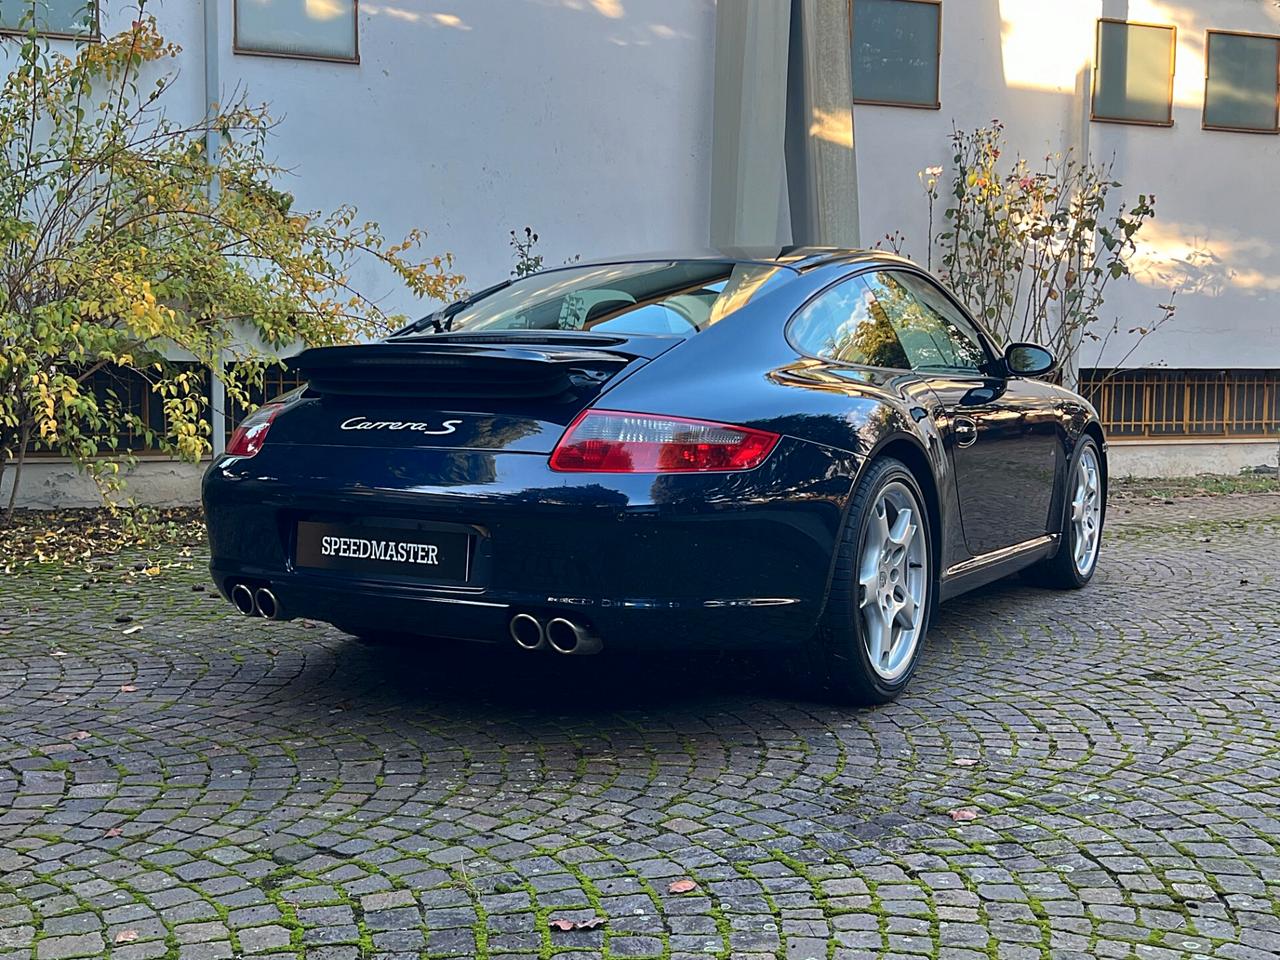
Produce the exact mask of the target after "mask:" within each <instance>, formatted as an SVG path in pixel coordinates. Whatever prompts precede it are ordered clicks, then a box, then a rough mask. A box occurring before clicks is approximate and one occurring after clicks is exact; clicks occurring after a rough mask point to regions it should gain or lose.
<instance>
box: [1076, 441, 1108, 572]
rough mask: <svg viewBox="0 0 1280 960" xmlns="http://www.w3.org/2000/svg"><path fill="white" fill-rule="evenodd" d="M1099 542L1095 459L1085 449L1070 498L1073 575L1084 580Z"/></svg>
mask: <svg viewBox="0 0 1280 960" xmlns="http://www.w3.org/2000/svg"><path fill="white" fill-rule="evenodd" d="M1101 539H1102V479H1101V476H1100V470H1099V468H1098V455H1097V453H1095V452H1094V449H1093V447H1085V449H1084V451H1083V452H1082V453H1081V454H1080V462H1079V463H1077V464H1076V475H1075V486H1074V488H1073V490H1072V494H1071V556H1072V559H1073V560H1074V561H1075V565H1076V573H1078V574H1080V576H1082V577H1084V576H1088V574H1089V571H1090V570H1092V569H1093V564H1094V562H1095V561H1096V560H1097V559H1098V543H1099V541H1100V540H1101Z"/></svg>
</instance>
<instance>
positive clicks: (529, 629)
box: [507, 613, 547, 650]
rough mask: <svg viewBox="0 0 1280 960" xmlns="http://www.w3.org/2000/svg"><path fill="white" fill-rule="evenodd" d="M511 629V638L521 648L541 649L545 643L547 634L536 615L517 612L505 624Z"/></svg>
mask: <svg viewBox="0 0 1280 960" xmlns="http://www.w3.org/2000/svg"><path fill="white" fill-rule="evenodd" d="M507 629H508V630H509V631H511V639H512V640H514V641H515V642H516V646H517V647H519V648H520V649H521V650H541V649H542V648H543V647H545V646H546V645H547V634H546V632H545V631H544V630H543V629H542V624H541V623H539V622H538V618H537V617H533V616H530V615H529V614H527V613H517V614H516V615H515V616H514V617H512V618H511V622H510V623H509V624H508V625H507Z"/></svg>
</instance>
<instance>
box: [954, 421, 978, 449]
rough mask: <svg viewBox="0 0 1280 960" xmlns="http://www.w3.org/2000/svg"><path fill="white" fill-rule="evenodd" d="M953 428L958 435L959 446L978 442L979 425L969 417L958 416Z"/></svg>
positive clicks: (957, 444) (968, 445) (969, 445)
mask: <svg viewBox="0 0 1280 960" xmlns="http://www.w3.org/2000/svg"><path fill="white" fill-rule="evenodd" d="M951 430H952V432H953V433H955V435H956V446H958V447H971V446H973V445H974V444H975V443H977V442H978V425H977V424H976V423H974V422H973V421H972V420H970V419H969V418H968V417H956V419H955V422H954V423H953V424H952V427H951Z"/></svg>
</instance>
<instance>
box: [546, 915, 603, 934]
mask: <svg viewBox="0 0 1280 960" xmlns="http://www.w3.org/2000/svg"><path fill="white" fill-rule="evenodd" d="M604 924H605V918H604V917H592V918H591V919H589V920H565V919H563V918H559V917H558V918H556V919H555V920H548V921H547V926H549V927H550V928H551V929H552V930H560V931H562V932H566V933H567V932H568V931H570V930H594V929H595V928H596V927H603V926H604Z"/></svg>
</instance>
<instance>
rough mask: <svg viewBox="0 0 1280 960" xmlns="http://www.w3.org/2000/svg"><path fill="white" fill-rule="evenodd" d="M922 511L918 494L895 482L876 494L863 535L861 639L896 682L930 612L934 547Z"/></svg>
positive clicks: (881, 671)
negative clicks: (931, 552) (927, 536)
mask: <svg viewBox="0 0 1280 960" xmlns="http://www.w3.org/2000/svg"><path fill="white" fill-rule="evenodd" d="M920 515H921V508H920V504H919V502H918V501H917V500H916V497H915V494H913V493H912V492H911V490H910V488H908V487H907V485H906V484H904V483H901V482H900V481H897V480H894V481H892V482H891V483H889V484H886V485H885V487H884V489H883V490H881V491H880V494H879V496H877V497H876V500H875V503H874V504H873V505H872V507H871V519H870V521H869V522H868V523H867V529H866V532H865V533H864V534H863V540H862V552H861V558H860V566H859V569H858V584H859V587H860V588H861V596H860V598H859V603H858V606H859V610H860V612H861V614H862V631H861V632H862V642H863V645H864V646H865V647H866V650H867V659H868V660H869V661H870V662H871V668H872V669H873V670H875V672H876V674H877V676H879V677H880V678H881V679H882V680H889V681H892V680H896V679H897V678H898V677H900V676H902V674H903V673H905V672H906V670H907V668H908V667H909V666H910V665H911V659H912V657H913V656H914V655H915V651H916V645H917V644H918V643H919V642H920V634H921V633H922V632H923V626H924V622H925V617H926V615H927V611H928V607H927V605H926V600H927V599H928V591H929V569H928V560H929V550H928V544H927V543H925V532H924V529H923V528H922V527H921V525H920V521H919V517H920Z"/></svg>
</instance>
